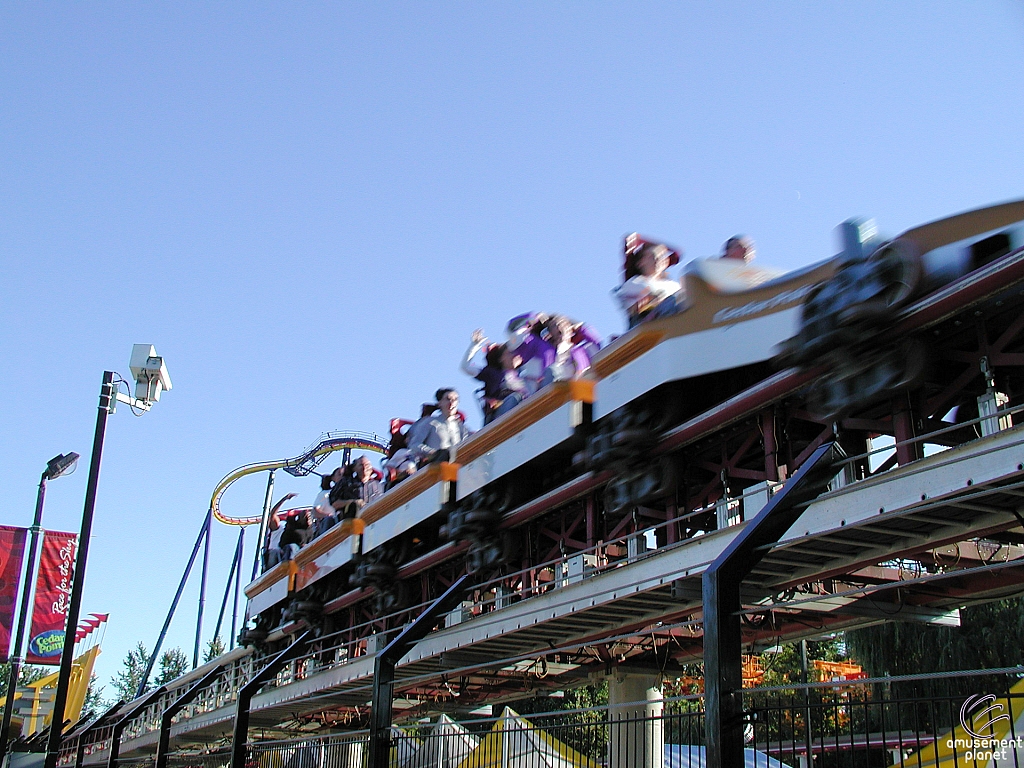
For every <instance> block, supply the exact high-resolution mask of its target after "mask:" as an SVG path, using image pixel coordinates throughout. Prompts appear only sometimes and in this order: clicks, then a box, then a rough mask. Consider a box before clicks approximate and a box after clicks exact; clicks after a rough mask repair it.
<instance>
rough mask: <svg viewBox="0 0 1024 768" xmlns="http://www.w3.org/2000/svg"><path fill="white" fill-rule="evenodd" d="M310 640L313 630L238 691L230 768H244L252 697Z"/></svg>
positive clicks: (306, 632)
mask: <svg viewBox="0 0 1024 768" xmlns="http://www.w3.org/2000/svg"><path fill="white" fill-rule="evenodd" d="M312 639H313V630H311V629H307V630H306V631H305V632H303V633H302V634H301V635H299V637H298V638H297V639H296V640H295V642H293V643H292V644H291V645H289V646H288V647H287V648H285V649H284V650H283V651H281V652H280V653H278V654H277V655H276V656H275V657H274V658H272V659H271V660H270V663H269V664H267V665H266V666H265V667H264V668H263V669H261V670H260V671H259V672H257V673H256V674H255V675H253V677H252V679H251V680H249V682H247V683H246V684H245V685H243V686H242V687H241V688H239V689H238V699H237V700H236V702H235V730H234V734H233V735H232V737H231V764H230V765H231V768H245V747H246V744H247V743H248V739H249V705H250V704H251V703H252V697H253V696H255V695H256V692H257V691H259V689H260V688H262V687H263V686H264V685H266V684H267V682H269V681H270V679H271V678H273V677H274V675H276V674H277V673H278V672H280V671H281V667H283V666H284V665H285V664H287V663H288V662H290V661H293V660H294V659H296V658H298V657H299V656H301V655H302V653H303V652H304V651H305V650H306V646H307V645H308V644H309V641H310V640H312Z"/></svg>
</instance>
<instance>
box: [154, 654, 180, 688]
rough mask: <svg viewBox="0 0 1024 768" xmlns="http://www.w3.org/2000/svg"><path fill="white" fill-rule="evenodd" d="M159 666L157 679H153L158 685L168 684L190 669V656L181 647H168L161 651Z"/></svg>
mask: <svg viewBox="0 0 1024 768" xmlns="http://www.w3.org/2000/svg"><path fill="white" fill-rule="evenodd" d="M157 666H158V667H159V670H158V671H157V674H156V679H155V680H154V681H153V682H154V684H156V685H166V684H167V683H169V682H171V681H172V680H175V679H177V678H179V677H181V676H182V675H183V674H185V673H186V672H188V669H189V663H188V658H187V657H186V656H185V652H184V651H183V650H181V648H168V649H167V650H166V651H164V652H163V653H161V654H160V661H159V662H158V664H157Z"/></svg>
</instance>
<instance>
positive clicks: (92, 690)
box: [82, 675, 110, 717]
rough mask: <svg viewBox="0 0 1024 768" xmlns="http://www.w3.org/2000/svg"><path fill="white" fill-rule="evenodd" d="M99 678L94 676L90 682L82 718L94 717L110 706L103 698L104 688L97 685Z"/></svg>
mask: <svg viewBox="0 0 1024 768" xmlns="http://www.w3.org/2000/svg"><path fill="white" fill-rule="evenodd" d="M97 682H98V678H97V677H96V675H93V676H92V678H90V680H89V688H88V689H87V690H86V692H85V702H84V703H83V704H82V716H83V717H94V716H96V715H98V714H100V713H101V712H102V711H103V710H105V709H107V708H108V707H109V706H110V703H108V702H107V701H106V700H105V699H104V698H103V686H102V685H97Z"/></svg>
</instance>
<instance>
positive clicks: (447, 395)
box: [409, 387, 469, 466]
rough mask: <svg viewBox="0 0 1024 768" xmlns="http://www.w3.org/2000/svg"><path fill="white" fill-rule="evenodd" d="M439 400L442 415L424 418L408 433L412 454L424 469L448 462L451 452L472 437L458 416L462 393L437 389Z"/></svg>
mask: <svg viewBox="0 0 1024 768" xmlns="http://www.w3.org/2000/svg"><path fill="white" fill-rule="evenodd" d="M436 397H437V408H438V410H439V411H440V413H439V414H438V413H433V414H431V415H429V416H425V417H423V418H422V419H420V420H419V421H417V422H416V423H415V424H414V425H413V426H412V428H411V429H410V430H409V451H410V452H411V454H412V458H414V459H415V460H416V463H417V464H419V465H421V466H422V465H423V464H429V463H431V462H433V461H448V459H449V457H450V455H451V450H452V449H453V448H455V446H457V445H458V444H459V443H461V442H462V441H463V440H465V439H466V438H467V437H469V430H468V429H467V428H466V424H465V422H464V421H463V420H462V416H460V415H459V393H458V392H456V391H455V390H454V389H449V388H447V387H446V388H442V389H439V390H437V393H436Z"/></svg>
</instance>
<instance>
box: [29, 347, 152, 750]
mask: <svg viewBox="0 0 1024 768" xmlns="http://www.w3.org/2000/svg"><path fill="white" fill-rule="evenodd" d="M129 367H130V368H131V371H132V376H133V377H134V378H135V397H131V396H129V395H125V394H123V393H121V392H119V391H118V386H119V385H120V383H121V382H122V381H124V380H123V379H122V378H121V377H120V376H119V375H118V374H116V373H114V372H113V371H104V372H103V383H102V385H101V386H100V402H99V409H98V411H97V413H96V431H95V433H94V434H93V439H92V458H91V459H90V461H89V484H88V485H87V486H86V489H85V507H84V509H83V510H82V530H81V533H79V535H78V554H77V556H76V557H75V571H74V578H73V579H72V582H71V599H70V601H69V604H68V615H67V619H66V622H67V623H66V626H67V627H77V626H78V616H79V612H80V610H81V606H82V591H83V588H84V586H85V566H86V562H87V560H88V557H89V538H90V536H91V535H92V518H93V511H94V510H95V508H96V486H97V484H98V483H99V479H100V461H101V460H102V458H103V438H104V436H105V435H106V431H107V416H108V415H109V414H111V413H113V412H114V409H115V408H116V407H117V403H119V402H120V403H127V404H128V405H130V406H131V407H132V409H133V410H134V409H136V408H138V409H141V410H143V411H148V410H149V409H150V407H151V406H152V405H153V403H155V402H156V401H157V400H159V399H160V392H161V391H162V390H165V389H170V388H171V378H170V376H169V375H168V373H167V367H166V366H165V365H164V360H163V358H162V357H158V356H157V354H156V349H154V348H153V347H152V346H151V345H149V344H136V345H134V346H133V347H132V357H131V362H130V363H129ZM115 376H116V377H117V378H116V380H115ZM66 639H67V635H65V640H66ZM73 657H74V643H73V642H71V643H68V642H65V643H64V649H63V650H62V651H61V654H60V673H59V675H58V677H57V691H56V692H55V694H54V697H53V715H52V716H51V718H50V733H49V737H48V738H47V742H46V762H45V768H57V758H58V757H59V756H60V742H61V737H62V736H63V733H64V708H65V706H66V705H67V700H68V684H69V683H70V681H71V664H72V661H73Z"/></svg>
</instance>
